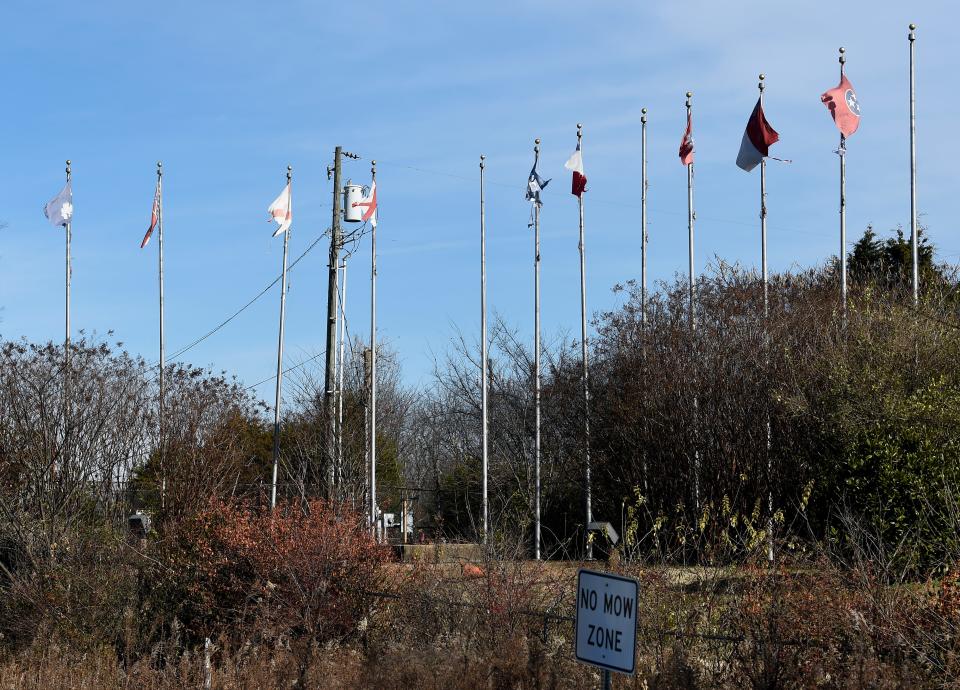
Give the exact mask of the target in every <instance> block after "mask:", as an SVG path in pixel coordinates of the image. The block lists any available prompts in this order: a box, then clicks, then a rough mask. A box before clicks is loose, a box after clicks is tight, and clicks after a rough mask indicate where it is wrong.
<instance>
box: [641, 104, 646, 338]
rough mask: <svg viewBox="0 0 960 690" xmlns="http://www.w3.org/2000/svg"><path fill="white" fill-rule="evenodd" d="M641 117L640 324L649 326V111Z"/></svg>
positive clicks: (643, 111)
mask: <svg viewBox="0 0 960 690" xmlns="http://www.w3.org/2000/svg"><path fill="white" fill-rule="evenodd" d="M640 112H641V113H642V114H641V116H640V123H641V130H640V323H641V324H642V325H643V326H644V327H646V325H647V109H646V108H642V109H641V110H640Z"/></svg>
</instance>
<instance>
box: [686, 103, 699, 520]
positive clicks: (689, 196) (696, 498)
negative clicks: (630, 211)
mask: <svg viewBox="0 0 960 690" xmlns="http://www.w3.org/2000/svg"><path fill="white" fill-rule="evenodd" d="M691 98H693V92H692V91H687V119H688V121H689V119H690V116H691V114H692V111H693V107H692V105H691V103H690V99H691ZM695 219H696V214H695V213H694V211H693V161H692V160H691V161H690V163H688V164H687V243H688V247H689V257H688V261H689V266H688V269H689V276H688V288H687V290H688V293H689V303H690V313H689V317H688V318H689V323H690V332H691V333H695V332H696V329H697V324H696V319H695V318H694V311H695V303H694V283H695V282H696V275H695V274H694V267H693V221H694V220H695ZM697 407H698V405H697V395H696V392H694V396H693V413H694V418H695V419H696V415H697ZM694 424H696V422H694ZM693 496H694V503H695V504H696V509H697V512H700V451H699V450H698V449H696V448H695V449H694V463H693Z"/></svg>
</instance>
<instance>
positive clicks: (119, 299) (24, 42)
mask: <svg viewBox="0 0 960 690" xmlns="http://www.w3.org/2000/svg"><path fill="white" fill-rule="evenodd" d="M3 15H4V21H3V22H2V26H0V36H2V41H0V54H2V64H3V65H4V66H5V70H4V74H5V81H6V93H7V105H6V108H5V110H4V115H3V118H2V122H3V129H4V146H3V154H2V155H0V221H2V222H4V223H6V226H5V227H4V228H3V229H2V230H0V335H2V336H3V337H4V338H19V337H26V338H28V339H30V340H36V341H42V340H48V339H54V340H59V339H61V338H62V335H63V325H62V324H63V233H62V231H59V230H56V229H53V228H51V227H50V226H49V225H47V223H46V221H45V220H44V218H43V216H42V213H41V208H42V206H43V204H44V203H45V202H46V201H47V200H48V199H49V198H50V197H52V196H53V195H54V194H55V193H56V192H57V191H58V190H59V188H60V186H61V185H62V179H63V161H64V159H66V158H71V159H72V160H73V161H74V164H73V168H74V203H75V208H76V211H75V217H74V244H73V253H74V282H73V317H72V318H73V323H74V326H75V329H81V328H82V329H84V330H86V332H87V333H98V334H100V335H101V336H103V335H104V334H105V333H106V331H108V330H110V329H112V330H113V331H114V332H115V336H114V339H119V340H122V341H123V342H124V344H125V347H127V348H129V349H130V350H131V351H133V352H137V353H142V354H143V355H144V356H145V357H146V358H148V359H149V360H151V361H152V360H154V359H155V358H156V333H157V307H156V297H157V284H156V253H155V252H156V246H155V243H151V245H150V246H149V247H148V249H147V250H144V251H141V250H140V249H139V241H140V239H141V237H142V235H143V232H144V229H145V228H146V225H147V221H148V218H149V212H150V204H151V201H152V192H153V184H154V170H155V163H156V161H157V160H162V161H163V163H164V170H165V177H164V191H165V206H164V220H165V262H166V266H167V278H166V286H167V288H166V298H167V313H166V323H167V347H168V352H173V351H175V350H177V349H178V348H179V347H181V346H182V345H184V344H186V343H188V342H190V341H192V340H193V339H194V338H195V337H197V336H199V335H201V334H202V333H204V332H205V331H207V330H208V329H209V328H210V327H212V326H213V325H215V324H216V323H218V322H219V321H221V320H222V319H223V318H224V317H226V316H227V315H229V314H230V313H232V312H233V311H234V310H235V309H237V308H238V307H240V306H241V305H242V304H244V303H245V302H246V301H247V300H248V299H250V298H251V297H253V296H254V295H256V294H257V293H258V292H259V291H260V290H261V289H262V288H263V287H264V286H265V285H267V284H268V283H269V282H270V281H271V280H272V279H273V278H274V277H275V276H276V275H277V273H278V272H279V267H280V256H281V251H282V241H281V240H279V239H276V240H275V239H272V238H271V233H272V226H271V225H270V224H268V223H267V221H266V219H267V214H266V208H267V206H268V205H269V203H270V202H271V201H272V200H273V199H274V197H275V196H276V195H277V194H278V193H279V191H280V189H281V188H282V185H283V181H284V174H285V168H286V165H287V164H288V163H290V164H292V165H293V166H294V205H295V220H294V224H293V231H292V233H293V234H292V239H291V254H292V256H294V257H295V256H297V255H299V254H300V252H302V251H303V249H305V248H306V246H307V245H308V244H309V243H310V242H312V241H313V239H315V238H316V237H317V236H318V235H319V234H320V233H321V232H323V230H324V229H325V228H326V227H327V226H328V225H329V222H330V212H331V209H330V185H329V183H328V182H327V179H326V167H327V165H328V164H329V163H330V162H331V158H332V151H333V148H334V146H336V145H337V144H342V145H343V146H344V147H345V148H346V149H347V150H350V151H354V152H356V153H359V154H360V155H361V156H362V157H363V160H361V161H357V162H348V163H347V164H346V166H345V176H346V177H351V178H353V179H354V180H357V181H367V180H368V177H369V160H370V159H371V158H376V159H377V160H378V187H379V190H378V196H379V201H380V208H381V216H380V217H381V224H380V226H379V233H378V248H379V250H380V251H379V259H378V265H379V283H378V285H379V292H378V298H379V312H378V323H379V327H380V329H381V336H382V337H384V338H386V339H387V340H389V341H390V343H391V346H392V347H393V348H395V349H396V350H397V351H398V352H399V354H400V358H401V362H402V365H403V367H404V378H405V380H406V381H408V382H409V383H410V384H425V383H427V382H428V381H429V374H430V371H431V368H432V362H433V357H434V356H435V355H438V354H442V353H443V352H444V351H445V350H446V349H447V348H448V344H449V342H450V339H451V337H453V336H454V333H455V330H456V329H458V328H459V329H460V330H461V331H462V332H463V333H464V334H465V335H467V336H475V334H476V333H477V331H478V330H479V329H478V320H479V317H478V307H479V259H478V249H479V237H478V217H477V210H478V198H477V197H478V186H477V173H478V169H477V164H478V157H479V155H480V154H481V153H483V154H485V155H486V156H487V162H488V168H487V169H488V179H489V183H490V184H489V187H488V199H487V201H488V203H487V209H488V215H487V222H488V260H489V274H488V281H489V293H488V299H489V304H490V307H491V310H496V311H497V312H499V313H500V314H502V315H503V316H504V317H505V318H506V319H507V321H508V322H510V323H512V324H515V325H516V326H517V327H519V328H520V329H521V331H522V332H524V333H530V332H532V310H533V294H532V281H533V278H532V236H531V231H529V230H528V229H527V220H528V216H529V209H528V205H527V204H526V203H525V202H524V200H523V191H524V185H525V180H526V176H527V173H528V171H529V168H530V164H531V161H532V146H533V140H534V138H535V137H538V136H539V137H540V138H541V139H542V140H543V145H542V146H543V153H542V158H541V173H542V174H543V175H544V176H545V177H553V178H554V182H553V184H552V185H551V186H550V187H548V189H547V190H546V192H545V194H544V208H543V216H542V229H543V248H542V259H543V263H542V271H543V317H544V330H545V333H548V334H555V333H560V332H568V333H570V334H578V324H579V308H580V307H579V280H578V275H579V274H578V270H579V263H578V255H577V212H576V200H575V198H574V197H573V196H571V195H570V194H569V173H567V172H566V171H565V170H563V168H562V165H563V162H564V161H565V160H566V158H567V157H568V156H569V154H570V153H571V151H572V149H573V147H574V145H575V143H576V138H575V132H576V123H577V122H582V123H584V161H585V166H586V171H587V175H588V177H589V181H590V184H589V191H588V193H587V195H586V222H587V262H588V265H587V278H588V299H589V304H590V308H591V311H596V310H603V309H609V308H611V307H613V306H615V305H616V304H617V300H618V299H619V298H618V297H617V296H615V295H613V294H612V293H611V291H610V288H611V286H612V285H614V284H615V283H618V282H622V281H625V280H628V279H630V278H634V277H638V275H639V267H640V232H639V224H640V217H639V201H640V109H641V108H642V107H647V108H648V109H649V129H648V141H649V156H648V159H649V176H650V196H649V209H650V225H649V234H650V248H649V257H650V262H651V263H650V275H651V277H652V278H653V279H655V280H657V279H669V278H671V277H672V276H673V275H674V274H676V273H681V274H682V273H683V272H685V270H686V252H687V244H686V174H685V171H684V168H683V167H682V166H681V165H680V163H679V162H678V160H677V155H676V152H677V147H678V145H679V141H680V137H681V135H682V131H683V126H684V92H685V91H687V90H692V91H693V92H694V134H695V139H696V144H697V154H696V155H697V159H696V160H697V183H696V208H697V215H698V223H697V237H696V264H697V267H698V270H702V269H703V267H704V266H705V265H706V264H707V263H708V262H709V261H711V260H712V258H713V257H714V256H719V257H722V258H723V259H725V260H728V261H740V262H742V263H744V264H745V265H748V266H753V265H756V264H757V263H758V262H759V222H758V219H757V214H758V209H757V196H758V185H759V178H758V171H755V172H754V173H752V174H747V173H744V172H742V171H741V170H739V169H738V168H736V167H735V165H734V160H735V158H736V154H737V150H738V147H739V144H740V139H741V136H742V134H743V128H744V125H745V123H746V119H747V116H748V115H749V113H750V111H751V109H752V107H753V104H754V102H755V101H756V97H757V91H756V83H757V74H758V73H759V72H761V71H762V72H765V73H766V75H767V90H766V93H765V110H766V113H767V117H768V119H769V120H770V122H771V123H772V125H773V126H774V127H775V128H776V129H777V130H778V131H779V132H780V135H781V142H780V143H778V144H776V145H775V146H774V147H773V153H774V155H777V156H779V157H783V158H789V159H792V160H793V161H794V162H793V163H792V164H789V165H787V164H779V163H775V162H774V163H771V164H770V166H769V172H768V193H769V213H770V215H769V231H770V237H769V249H770V263H771V269H772V270H782V269H786V268H790V267H792V266H807V265H811V264H816V263H819V262H822V261H824V260H825V259H826V258H827V257H828V256H830V255H831V254H835V253H836V252H837V250H838V230H837V208H838V199H837V158H836V155H835V154H834V151H835V149H836V146H837V140H838V134H837V131H836V129H835V128H834V126H833V124H832V122H831V121H830V118H829V115H828V113H827V111H826V109H825V108H824V107H823V105H822V104H821V103H820V101H819V95H820V93H822V92H823V91H824V90H825V89H827V88H829V87H832V86H834V85H835V84H836V83H837V81H838V65H837V48H838V46H840V45H843V46H845V47H846V48H847V51H848V52H847V55H848V62H847V73H848V75H849V77H850V79H851V81H852V82H853V84H854V86H855V88H856V90H857V92H858V95H859V98H860V102H861V107H862V112H863V121H862V124H861V127H860V130H859V132H857V134H856V135H854V137H853V138H852V139H851V140H850V142H849V156H848V163H847V166H848V227H849V238H850V243H851V244H852V242H853V241H854V240H855V239H856V238H857V237H858V236H859V234H860V233H861V232H862V230H863V228H864V227H865V226H866V225H867V224H868V223H873V224H875V226H876V227H877V228H878V229H879V230H880V231H881V232H884V231H886V230H888V229H890V228H893V227H895V226H896V225H897V224H903V225H904V226H908V225H909V187H908V183H909V176H908V173H909V169H908V106H907V93H908V92H907V64H908V63H907V40H906V35H907V24H908V23H909V22H911V21H914V22H917V23H918V24H919V30H918V41H917V59H918V73H917V88H918V99H919V100H918V104H917V116H918V160H919V208H920V211H921V213H922V214H923V216H922V221H923V222H924V223H925V224H926V225H928V226H929V232H930V236H931V238H932V239H933V241H934V242H935V243H936V244H937V246H938V247H939V248H940V250H941V258H943V259H946V260H948V261H951V262H956V261H957V260H958V258H960V237H958V236H957V234H956V230H955V228H954V223H953V220H954V218H953V217H952V216H950V215H949V214H950V211H949V204H950V202H951V201H952V200H953V198H952V197H954V196H955V194H956V184H957V177H956V173H955V165H954V161H955V160H956V159H957V158H958V157H960V150H958V148H960V146H958V143H957V138H956V136H955V134H954V132H955V125H954V120H955V117H954V114H955V112H956V110H957V106H958V96H957V94H956V92H955V89H954V88H953V87H949V84H951V83H954V84H955V83H956V74H957V72H958V67H960V61H958V58H957V52H956V50H955V31H954V27H955V26H956V23H957V20H958V18H960V17H958V11H957V10H956V9H955V8H952V7H950V6H949V5H948V4H947V3H946V2H942V3H941V2H930V3H914V6H913V7H909V8H908V7H907V3H893V2H890V3H877V2H847V3H844V4H843V5H842V9H838V7H837V6H836V5H835V4H833V3H823V2H810V3H789V4H787V3H770V2H739V3H738V2H731V3H715V2H685V3H666V2H662V3H636V2H606V3H583V2H580V3H573V2H566V1H564V0H554V1H551V2H533V1H530V0H514V1H513V2H486V3H450V2H408V3H398V2H368V3H363V4H360V3H338V4H334V3H322V4H321V3H316V2H306V1H298V0H288V1H287V2H283V3H266V2H249V1H245V0H236V1H234V2H229V3H227V2H204V3H198V2H181V1H178V0H172V1H170V2H165V3H162V4H156V3H155V4H146V3H136V2H95V3H76V2H43V1H36V0H34V1H31V2H27V1H26V0H10V1H9V2H7V3H5V6H4V10H3ZM369 261H370V256H369V244H368V243H367V242H366V241H365V242H364V243H363V244H362V245H361V246H359V247H358V248H357V251H356V253H355V255H354V257H353V258H352V259H351V265H350V283H349V288H348V312H349V313H348V318H349V323H350V329H351V332H352V333H354V334H366V333H368V328H369V311H368V309H369V306H368V305H369ZM278 290H279V288H274V290H273V291H272V292H271V293H270V294H269V295H267V296H265V297H264V298H262V299H261V300H260V301H259V302H257V303H256V304H255V305H254V306H253V307H252V308H250V309H248V310H247V311H246V312H244V314H243V315H242V316H240V317H239V318H238V319H236V320H235V321H234V322H232V323H231V324H230V325H229V326H228V327H226V328H225V329H223V330H222V331H221V332H219V333H218V334H217V335H215V336H213V337H212V338H210V339H208V340H206V341H205V342H204V343H202V344H201V345H200V346H198V347H197V348H195V349H193V350H191V351H190V352H189V353H188V354H187V355H185V359H186V360H187V361H190V362H192V363H194V364H197V365H200V366H208V367H212V368H213V369H215V370H218V371H219V370H226V371H227V372H230V373H235V374H237V375H238V376H239V377H240V378H241V379H242V380H243V381H245V382H248V383H255V382H257V381H259V380H261V379H263V378H266V377H268V376H270V374H271V373H272V372H273V369H274V367H275V348H276V319H277V313H278V300H279V292H278ZM325 307H326V250H325V248H324V247H322V246H318V247H317V248H316V249H314V251H312V252H311V253H310V254H308V255H307V257H306V258H305V259H304V260H303V261H302V262H301V264H300V265H299V266H297V268H296V269H295V270H294V271H293V272H292V273H291V292H290V294H289V301H288V312H287V313H288V320H287V350H286V351H287V362H288V363H289V364H295V363H296V362H298V361H300V360H302V359H304V358H306V357H310V356H313V355H315V354H317V353H320V352H322V350H323V341H324V318H325V313H324V311H325ZM321 359H322V358H321ZM271 386H272V384H271V383H266V384H264V385H263V386H261V387H259V388H258V389H257V392H258V393H259V394H260V395H262V396H264V397H265V398H268V399H269V398H270V397H271V395H272V387H271Z"/></svg>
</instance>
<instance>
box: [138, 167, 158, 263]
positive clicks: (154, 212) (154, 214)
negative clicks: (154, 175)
mask: <svg viewBox="0 0 960 690" xmlns="http://www.w3.org/2000/svg"><path fill="white" fill-rule="evenodd" d="M159 220H160V180H157V191H156V192H154V193H153V208H152V209H151V210H150V227H149V228H147V234H146V235H144V236H143V242H141V243H140V249H143V248H144V247H146V246H147V242H149V241H150V235H152V234H153V229H154V228H155V227H157V222H158V221H159Z"/></svg>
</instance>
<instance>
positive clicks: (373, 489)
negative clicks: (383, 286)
mask: <svg viewBox="0 0 960 690" xmlns="http://www.w3.org/2000/svg"><path fill="white" fill-rule="evenodd" d="M370 175H371V179H372V180H373V182H376V181H377V161H370ZM376 213H377V212H376V210H374V215H373V218H372V219H373V223H371V232H370V524H371V525H372V526H373V533H374V538H375V539H376V540H377V541H379V539H380V530H379V529H378V527H377V222H376V221H377V216H376Z"/></svg>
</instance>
